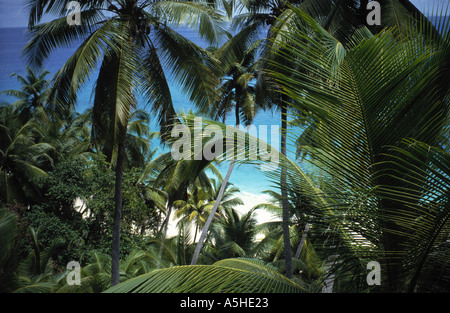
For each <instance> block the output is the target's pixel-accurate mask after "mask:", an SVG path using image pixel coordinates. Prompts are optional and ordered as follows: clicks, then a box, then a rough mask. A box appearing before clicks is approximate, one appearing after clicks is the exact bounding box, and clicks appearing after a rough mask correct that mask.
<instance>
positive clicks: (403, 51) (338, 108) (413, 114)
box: [272, 10, 450, 292]
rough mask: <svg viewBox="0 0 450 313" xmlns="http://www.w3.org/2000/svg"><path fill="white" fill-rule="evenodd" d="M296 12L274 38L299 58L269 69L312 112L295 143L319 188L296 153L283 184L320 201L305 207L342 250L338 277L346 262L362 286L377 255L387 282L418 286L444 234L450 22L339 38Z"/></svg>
mask: <svg viewBox="0 0 450 313" xmlns="http://www.w3.org/2000/svg"><path fill="white" fill-rule="evenodd" d="M294 12H295V14H296V15H298V16H299V20H298V23H297V25H296V27H295V28H294V29H291V31H292V33H289V32H283V36H284V41H283V42H278V44H279V45H280V46H282V47H283V48H284V49H289V50H290V51H291V52H292V54H287V53H284V52H281V54H282V55H283V57H284V58H287V59H288V61H290V62H293V63H296V64H298V65H299V66H298V68H295V70H292V68H290V69H289V70H291V74H290V75H289V76H287V75H285V74H284V72H285V71H286V68H285V65H284V64H283V63H278V64H277V63H275V62H274V63H273V65H274V66H275V67H279V68H280V71H279V72H278V73H276V72H275V71H274V72H273V73H272V74H273V77H274V78H275V79H276V80H277V82H278V83H279V84H280V86H282V87H283V92H285V93H286V94H288V95H289V96H290V97H291V98H292V99H294V100H295V102H294V103H293V106H295V107H296V108H297V109H298V110H299V111H301V112H305V111H307V112H308V114H310V116H312V122H311V124H310V126H309V127H308V128H307V135H305V136H302V138H301V140H300V142H301V145H302V150H303V152H304V153H305V155H306V156H307V157H306V158H307V159H308V160H309V161H310V162H312V163H313V164H316V166H318V167H319V168H320V169H322V170H323V171H324V173H325V176H324V184H325V185H326V186H325V188H323V189H322V190H320V189H317V188H316V187H313V185H312V184H311V181H308V179H307V178H306V177H305V175H304V173H302V171H301V170H299V168H298V166H295V164H293V163H291V164H290V165H289V167H288V171H289V176H290V178H289V179H290V180H291V181H292V184H289V185H288V186H289V187H290V186H297V187H295V190H296V191H297V192H298V191H299V190H300V192H302V194H303V195H304V196H305V197H308V198H309V199H311V200H313V201H312V203H314V202H316V205H315V206H314V207H313V208H309V209H305V208H302V209H303V210H304V211H305V213H307V215H309V216H311V217H314V219H315V223H316V224H315V225H317V226H320V225H322V227H320V228H322V229H324V230H326V231H325V232H322V234H321V237H319V234H315V235H314V236H315V238H318V239H319V238H321V239H320V241H321V242H328V243H329V244H328V248H327V250H328V251H327V252H326V253H327V254H328V255H330V254H334V255H336V256H337V257H338V259H339V261H340V262H337V263H336V264H335V266H336V268H339V271H337V272H336V273H337V274H336V275H339V274H342V275H344V274H349V272H350V273H351V275H350V276H347V278H348V277H350V279H353V280H360V285H359V286H363V285H364V283H361V282H362V281H364V282H365V279H364V278H365V274H366V272H365V271H364V270H363V269H364V267H365V265H366V264H365V263H367V262H368V261H369V260H378V261H380V263H382V264H383V271H384V273H385V275H386V276H385V279H386V280H387V283H384V284H383V285H384V286H382V287H381V288H383V289H382V290H385V291H396V292H399V291H410V292H411V291H414V290H415V288H416V287H417V286H418V284H419V281H420V280H421V279H426V277H427V272H426V271H424V268H425V267H426V266H425V264H427V262H429V260H431V258H430V256H431V254H432V253H433V251H439V249H440V248H441V247H442V246H443V245H444V244H445V240H447V239H446V238H448V234H449V219H448V210H447V209H445V208H448V196H445V195H448V186H449V182H448V177H449V176H448V162H442V161H441V160H443V159H445V158H448V146H447V143H448V132H447V133H446V128H447V126H446V123H448V114H449V104H448V92H449V85H448V80H447V78H444V77H448V73H449V72H448V70H447V69H448V60H449V51H450V49H449V41H448V21H447V22H445V21H441V22H438V23H437V24H436V25H437V26H436V28H437V29H438V30H439V32H440V34H439V35H438V34H436V33H434V34H431V32H430V25H429V23H428V22H427V21H422V22H420V21H419V22H417V20H413V19H407V20H405V23H404V24H405V25H403V28H402V29H401V30H400V31H399V30H398V29H396V30H395V31H393V30H387V31H385V32H383V33H380V34H379V35H373V34H372V33H371V32H370V31H368V29H366V28H361V29H360V30H359V31H357V32H356V33H355V34H354V36H353V41H352V42H351V43H349V44H346V45H345V46H344V44H343V43H341V42H340V41H338V40H337V39H336V38H334V37H332V36H331V35H330V34H329V33H328V32H327V31H325V30H324V29H323V28H322V27H321V25H319V24H318V23H317V22H315V21H314V20H313V19H312V18H311V17H309V16H307V15H306V14H305V13H303V12H301V11H300V10H294ZM437 15H439V14H437ZM423 34H427V36H429V37H427V38H426V40H425V39H424V37H423V36H424V35H423ZM430 34H431V35H430ZM300 38H302V40H300ZM394 43H395V44H394ZM431 51H433V52H431ZM443 80H445V83H444V82H443ZM425 103H426V104H425ZM446 173H447V174H446ZM299 186H301V188H303V190H302V189H301V188H300V187H299ZM293 191H294V190H293ZM444 212H445V213H444ZM419 220H420V221H421V222H419ZM314 227H315V226H314ZM325 234H326V236H324V235H325ZM441 257H444V256H441ZM438 258H439V257H438ZM344 265H345V266H344ZM340 277H341V279H342V280H344V279H345V278H344V277H343V276H340ZM337 279H338V280H339V277H338V278H337ZM354 286H356V285H354ZM361 288H363V287H361ZM366 288H367V286H366Z"/></svg>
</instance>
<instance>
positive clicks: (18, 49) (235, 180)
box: [0, 27, 281, 220]
mask: <svg viewBox="0 0 450 313" xmlns="http://www.w3.org/2000/svg"><path fill="white" fill-rule="evenodd" d="M178 31H179V32H180V33H181V34H183V35H184V36H185V37H186V38H188V39H190V40H191V41H193V42H194V43H196V44H198V45H200V46H202V47H206V44H205V43H204V42H203V41H202V40H201V38H200V37H199V36H198V35H197V34H196V33H195V32H194V31H193V30H190V29H179V30H178ZM26 42H27V28H25V27H14V28H0V56H1V58H0V90H1V91H3V90H7V89H20V87H21V85H20V83H19V82H18V81H17V79H16V77H11V74H12V73H18V74H20V75H24V74H25V68H26V60H25V57H24V56H23V55H22V50H23V48H24V47H25V44H26ZM76 47H77V45H76V44H74V45H73V46H72V47H68V48H66V47H64V48H58V49H57V50H55V51H54V52H53V53H52V54H51V55H50V57H49V58H48V60H47V61H46V62H45V63H44V65H43V69H46V70H48V71H49V72H50V75H49V76H48V77H47V78H48V79H50V78H51V76H52V75H54V74H55V73H56V72H57V71H58V70H59V69H60V68H61V67H62V65H63V64H64V63H65V61H66V60H67V59H68V57H69V56H70V55H72V54H73V52H74V51H75V49H76ZM95 78H96V76H95V75H93V76H92V79H91V80H90V81H88V82H87V83H86V84H85V86H84V87H83V89H82V90H81V92H80V93H79V96H78V101H77V103H76V104H75V110H76V111H77V112H79V113H83V112H84V111H86V110H87V109H88V108H90V107H91V106H92V104H93V99H92V98H91V94H92V88H93V86H94V83H95ZM168 81H169V85H170V89H171V95H172V101H173V104H174V107H175V110H176V111H177V113H183V112H188V111H190V110H192V111H193V112H195V111H196V109H195V106H194V105H193V104H192V103H191V102H190V101H189V99H188V97H187V96H186V95H184V93H183V92H182V90H181V88H179V86H177V84H176V83H175V82H174V80H173V79H171V78H170V75H168ZM14 101H15V98H13V97H8V96H5V95H1V96H0V102H7V103H13V102H14ZM142 102H143V101H142V98H141V99H139V98H138V103H142ZM139 108H142V109H146V108H145V107H143V106H139ZM234 120H235V118H234V113H231V114H230V116H229V117H227V119H226V124H227V125H230V126H232V125H234ZM253 125H255V126H256V127H257V128H258V127H259V126H260V125H267V126H268V129H269V131H270V128H271V125H276V126H278V127H279V126H280V125H281V118H280V113H279V112H274V111H259V112H258V114H257V116H256V118H255V121H254V123H253ZM150 127H151V130H152V131H158V129H159V128H158V125H157V122H156V120H152V121H151V122H150ZM268 135H269V136H270V134H268ZM269 138H270V137H269ZM153 144H154V145H158V141H153ZM154 148H156V147H155V146H154ZM161 153H162V150H161ZM228 165H229V163H228V162H224V163H223V164H221V165H219V166H218V169H219V171H220V172H221V174H222V176H223V177H224V176H225V174H226V172H227V169H228ZM230 182H231V183H232V184H233V185H234V186H236V187H237V188H239V189H240V194H238V196H239V197H240V198H241V199H242V200H243V202H244V205H243V206H240V207H239V208H238V210H239V211H241V212H246V211H248V210H249V209H251V208H252V207H253V206H255V205H256V204H259V203H264V202H267V201H268V200H269V197H268V196H267V195H265V194H263V191H264V190H268V189H270V188H271V186H272V184H271V182H270V181H269V180H268V178H267V177H266V176H265V174H264V173H263V172H261V171H260V170H259V169H258V168H257V167H255V166H253V165H236V166H235V168H234V171H233V173H232V174H231V177H230ZM262 213H263V212H261V214H262ZM263 215H265V218H263V219H264V220H267V218H269V216H267V214H266V213H265V212H264V214H263Z"/></svg>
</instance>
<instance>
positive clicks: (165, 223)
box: [159, 203, 172, 259]
mask: <svg viewBox="0 0 450 313" xmlns="http://www.w3.org/2000/svg"><path fill="white" fill-rule="evenodd" d="M171 213H172V203H169V204H168V209H167V216H166V220H165V221H164V228H163V233H162V238H161V247H160V248H159V258H160V259H161V258H162V253H163V247H164V243H165V241H166V237H167V229H168V228H169V222H170V215H171Z"/></svg>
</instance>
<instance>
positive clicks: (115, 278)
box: [111, 127, 126, 286]
mask: <svg viewBox="0 0 450 313" xmlns="http://www.w3.org/2000/svg"><path fill="white" fill-rule="evenodd" d="M125 129H126V127H125ZM125 140H126V131H124V136H123V138H122V140H121V141H120V142H119V147H118V155H117V164H116V183H115V187H114V188H115V190H114V202H115V210H114V226H113V240H112V253H111V255H112V259H111V285H112V286H115V285H117V284H118V283H119V282H120V276H119V275H120V225H121V222H122V177H123V164H124V156H125Z"/></svg>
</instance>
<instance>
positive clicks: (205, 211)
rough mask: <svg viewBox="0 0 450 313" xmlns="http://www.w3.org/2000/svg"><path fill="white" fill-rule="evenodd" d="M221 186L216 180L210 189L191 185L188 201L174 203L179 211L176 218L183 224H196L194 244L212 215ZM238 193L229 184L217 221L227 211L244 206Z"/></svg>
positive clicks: (212, 181)
mask: <svg viewBox="0 0 450 313" xmlns="http://www.w3.org/2000/svg"><path fill="white" fill-rule="evenodd" d="M221 185H222V184H221V182H220V181H219V182H217V183H216V182H215V181H214V180H211V187H209V188H205V187H201V186H196V185H191V186H189V187H188V192H187V200H185V201H184V200H178V201H175V202H174V207H175V208H176V209H177V211H176V212H175V216H176V217H177V218H181V220H180V221H182V222H185V223H187V224H189V223H194V224H195V225H194V227H195V232H194V239H193V240H194V242H196V239H197V233H198V231H199V230H201V229H202V228H203V227H204V226H205V223H206V220H207V218H208V216H209V214H211V210H212V208H213V207H214V205H215V203H216V198H217V194H218V192H219V190H220V186H221ZM236 192H239V189H238V188H236V187H233V186H232V185H231V184H230V183H228V185H227V188H226V189H225V192H224V195H223V197H222V200H221V203H219V205H218V206H217V211H216V212H215V218H216V219H218V218H220V217H221V216H222V213H223V212H224V211H225V210H227V209H231V208H232V207H234V206H236V205H242V204H243V202H242V201H241V200H240V199H239V198H236V197H235V195H234V194H235V193H236Z"/></svg>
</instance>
